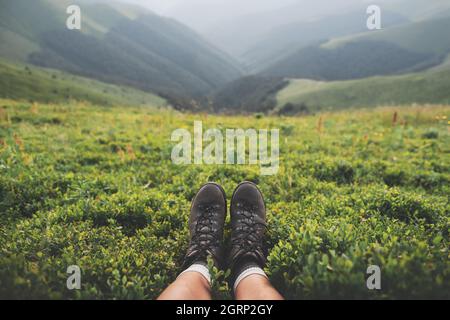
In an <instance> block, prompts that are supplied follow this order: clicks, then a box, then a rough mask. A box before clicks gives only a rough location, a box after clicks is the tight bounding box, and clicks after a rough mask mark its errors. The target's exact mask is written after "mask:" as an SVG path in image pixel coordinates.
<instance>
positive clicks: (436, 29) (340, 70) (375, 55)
mask: <svg viewBox="0 0 450 320" xmlns="http://www.w3.org/2000/svg"><path fill="white" fill-rule="evenodd" d="M448 30H450V16H446V17H444V18H437V19H431V20H425V21H420V22H412V23H406V24H402V25H400V26H394V27H387V28H385V29H383V30H381V31H373V32H365V33H362V34H358V35H350V36H345V37H343V38H335V39H332V40H330V41H327V42H324V43H322V44H318V45H312V46H309V47H306V48H303V49H300V50H298V51H296V52H295V53H292V54H290V55H289V56H287V57H285V58H284V59H281V60H280V61H277V62H275V63H274V64H273V65H272V66H270V67H269V68H267V69H265V70H264V71H263V72H262V74H264V75H270V76H278V77H288V78H306V79H313V80H325V81H333V80H350V79H361V78H366V77H371V76H380V75H396V74H406V73H410V72H416V71H421V70H426V69H429V68H431V67H434V66H436V65H439V64H440V63H442V61H443V60H444V59H445V57H446V56H447V54H448V53H450V37H449V36H448Z"/></svg>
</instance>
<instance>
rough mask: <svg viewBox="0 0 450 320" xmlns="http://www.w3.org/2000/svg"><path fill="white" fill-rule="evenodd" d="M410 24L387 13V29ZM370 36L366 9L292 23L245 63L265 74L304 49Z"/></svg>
mask: <svg viewBox="0 0 450 320" xmlns="http://www.w3.org/2000/svg"><path fill="white" fill-rule="evenodd" d="M406 22H408V20H407V19H406V18H405V17H403V16H401V15H399V14H396V13H391V12H384V13H383V26H384V27H386V28H388V27H392V26H395V25H399V24H403V23H406ZM363 32H368V30H367V27H366V15H365V8H362V7H361V8H359V10H357V11H352V12H349V13H345V14H338V15H331V16H325V17H322V18H320V19H316V20H313V21H300V22H298V21H297V22H292V23H289V24H285V25H282V26H280V27H278V28H275V29H273V30H271V31H270V32H267V34H266V35H265V37H264V38H262V39H261V40H260V41H259V42H258V43H257V44H255V45H254V46H253V47H252V48H250V49H249V50H248V51H247V52H246V53H245V54H244V55H242V57H241V59H242V61H243V62H244V63H245V65H246V66H247V68H248V69H249V70H252V71H256V72H257V71H261V70H263V69H266V68H268V67H270V66H271V65H275V64H276V63H277V62H279V61H282V60H283V59H284V58H287V57H289V56H290V55H292V54H294V53H295V52H296V51H299V50H300V49H302V48H305V47H309V46H312V45H314V44H317V43H320V42H323V41H326V40H328V39H333V38H336V37H342V36H347V35H354V34H358V33H363Z"/></svg>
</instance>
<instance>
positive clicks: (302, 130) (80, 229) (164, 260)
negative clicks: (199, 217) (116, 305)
mask: <svg viewBox="0 0 450 320" xmlns="http://www.w3.org/2000/svg"><path fill="white" fill-rule="evenodd" d="M449 117H450V107H449V106H439V105H437V106H436V105H435V106H427V105H421V106H415V107H409V108H402V107H385V108H377V109H373V110H366V109H361V110H351V111H348V110H347V111H340V112H334V113H320V114H317V115H310V116H305V117H296V118H294V117H269V116H267V117H266V116H262V115H257V116H247V117H245V116H218V115H213V116H212V115H206V114H181V113H178V112H175V111H170V110H157V109H156V108H144V107H130V108H120V107H99V106H95V105H90V104H85V103H75V102H73V103H64V104H62V103H61V104H58V103H56V104H45V103H28V102H17V101H13V100H0V298H13V299H14V298H70V299H81V298H85V299H101V298H106V299H131V298H137V299H152V298H155V297H157V296H158V294H159V293H160V292H161V291H162V290H163V289H164V288H165V287H166V286H167V285H168V284H169V283H170V282H171V281H173V280H174V279H175V277H176V276H177V273H178V272H179V269H178V266H179V265H180V261H181V260H182V258H183V255H184V253H185V249H186V247H187V244H188V229H187V220H188V215H189V206H190V201H191V199H192V197H193V196H194V194H195V193H196V191H197V189H198V188H199V187H200V186H201V185H202V184H203V183H205V182H207V181H216V182H218V183H221V184H222V185H223V186H224V188H225V190H226V192H227V194H228V196H230V195H231V194H232V192H233V189H234V187H235V186H236V185H237V184H238V183H239V182H241V181H243V180H251V181H254V182H256V183H258V184H259V186H260V188H261V190H262V192H263V193H264V195H265V198H266V202H267V211H268V223H269V228H270V233H269V236H268V240H267V244H268V246H269V248H270V249H271V250H270V254H269V258H268V264H267V268H266V271H267V273H268V275H269V276H270V279H271V281H272V282H273V284H274V285H275V286H276V287H277V288H278V289H279V290H280V292H281V293H282V294H283V295H284V296H285V297H286V298H288V299H311V298H369V299H393V298H444V299H449V298H450V296H449V293H450V264H449V251H448V249H449V227H450V224H449V222H450V221H449V217H450V215H449V213H450V204H449V194H450V184H449V181H450V137H449V122H448V121H449V119H450V118H449ZM194 120H201V121H203V127H204V128H205V129H206V128H213V127H214V128H216V127H218V128H222V129H225V128H263V129H265V128H279V129H280V148H281V149H280V156H281V158H280V171H279V173H278V174H277V175H275V176H267V177H263V176H260V175H259V167H255V166H206V165H203V166H195V165H191V166H175V165H173V164H172V162H171V159H170V155H171V149H172V146H173V143H171V141H170V135H171V133H172V131H173V130H174V129H177V128H187V129H188V130H190V131H191V132H192V130H193V122H194ZM226 233H227V237H226V238H227V239H229V230H228V229H227V230H226ZM70 265H78V266H80V268H81V270H82V278H81V283H82V289H81V290H74V291H69V290H68V289H67V288H66V279H67V277H68V275H67V274H66V269H67V267H68V266H70ZM369 265H379V266H380V267H381V286H382V289H381V290H374V291H371V290H368V289H367V287H366V278H367V275H366V269H367V267H368V266H369ZM216 272H217V270H216V271H215V272H214V273H216ZM217 276H218V277H217V278H218V280H217V281H216V282H214V294H215V295H216V296H217V297H221V298H230V295H229V293H228V292H229V291H228V288H227V284H226V282H225V281H223V280H224V279H223V274H222V273H221V272H217Z"/></svg>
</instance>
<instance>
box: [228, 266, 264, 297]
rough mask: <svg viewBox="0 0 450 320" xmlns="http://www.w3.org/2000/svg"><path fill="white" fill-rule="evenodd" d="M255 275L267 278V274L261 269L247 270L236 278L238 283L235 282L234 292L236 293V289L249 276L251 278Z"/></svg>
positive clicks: (251, 268) (252, 268)
mask: <svg viewBox="0 0 450 320" xmlns="http://www.w3.org/2000/svg"><path fill="white" fill-rule="evenodd" d="M253 274H259V275H261V276H264V277H266V278H267V275H266V273H265V272H264V270H263V269H261V268H260V267H250V268H247V269H245V270H244V271H242V272H241V274H240V275H239V276H238V277H237V278H236V281H234V286H233V290H234V292H236V288H237V287H238V285H239V283H240V282H241V281H242V280H244V279H245V278H247V277H248V276H251V275H253Z"/></svg>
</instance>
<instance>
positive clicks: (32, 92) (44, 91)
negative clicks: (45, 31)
mask: <svg viewBox="0 0 450 320" xmlns="http://www.w3.org/2000/svg"><path fill="white" fill-rule="evenodd" d="M0 98H4V99H14V100H26V101H36V102H43V103H64V102H67V101H68V100H75V101H84V102H90V103H93V104H98V105H102V106H119V105H120V106H139V105H145V106H165V105H166V102H165V101H164V100H163V99H162V98H160V97H158V96H155V95H153V94H150V93H146V92H143V91H139V90H136V89H133V88H127V87H118V86H115V85H111V84H105V83H102V82H99V81H96V80H92V79H87V78H82V77H78V76H74V75H71V74H68V73H65V72H61V71H58V70H49V69H42V68H39V67H32V66H26V65H21V64H16V63H7V62H5V61H0Z"/></svg>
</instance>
